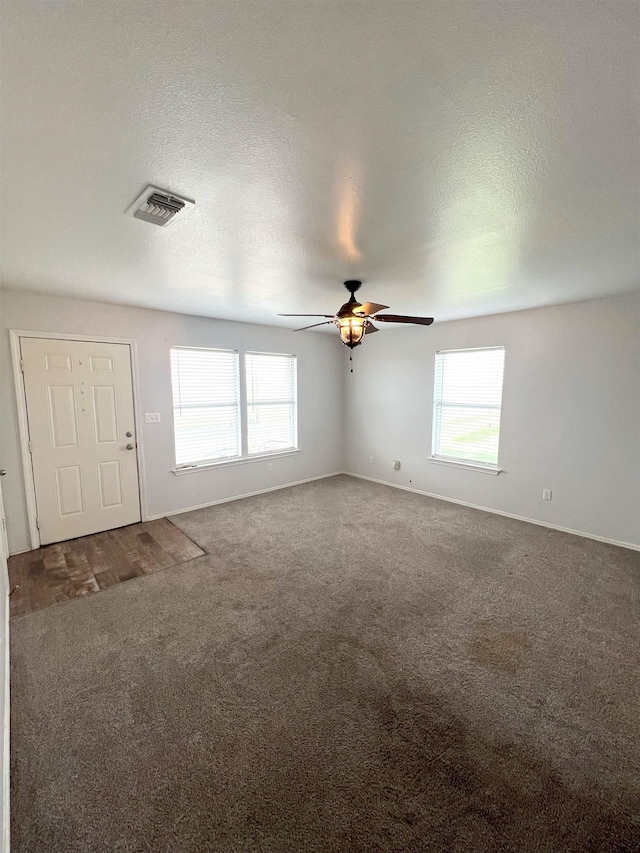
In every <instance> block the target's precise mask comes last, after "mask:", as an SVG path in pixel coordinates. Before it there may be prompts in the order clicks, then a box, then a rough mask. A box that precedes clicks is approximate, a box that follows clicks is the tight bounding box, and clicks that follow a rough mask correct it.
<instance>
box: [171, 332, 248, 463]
mask: <svg viewBox="0 0 640 853" xmlns="http://www.w3.org/2000/svg"><path fill="white" fill-rule="evenodd" d="M171 381H172V384H173V423H174V427H175V439H176V465H177V466H178V467H179V466H181V465H183V466H188V465H196V464H198V463H199V462H215V461H219V460H222V459H233V458H235V457H238V456H240V454H241V439H240V382H239V366H238V353H237V352H233V351H232V350H215V349H186V348H182V347H179V348H178V347H174V348H172V349H171Z"/></svg>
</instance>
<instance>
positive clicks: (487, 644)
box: [469, 619, 531, 675]
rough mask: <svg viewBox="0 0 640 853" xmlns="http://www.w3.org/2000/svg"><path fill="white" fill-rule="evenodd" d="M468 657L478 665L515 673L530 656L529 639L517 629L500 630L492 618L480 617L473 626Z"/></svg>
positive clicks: (511, 673) (522, 667)
mask: <svg viewBox="0 0 640 853" xmlns="http://www.w3.org/2000/svg"><path fill="white" fill-rule="evenodd" d="M469 657H470V659H471V660H472V661H473V662H474V663H477V664H478V666H484V667H486V668H487V669H498V670H500V671H501V672H507V673H509V674H510V675H515V674H516V672H519V671H520V670H521V669H524V668H525V667H526V666H527V664H528V662H529V659H530V657H531V640H530V639H529V637H528V636H527V635H526V634H523V633H520V632H517V631H502V630H501V629H500V628H499V627H498V625H497V624H496V623H495V622H494V620H493V619H481V620H480V621H479V622H476V624H475V625H474V626H473V634H472V636H471V640H470V642H469Z"/></svg>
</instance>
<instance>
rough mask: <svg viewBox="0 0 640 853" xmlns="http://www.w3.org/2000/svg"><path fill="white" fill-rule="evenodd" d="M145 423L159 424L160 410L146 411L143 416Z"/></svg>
mask: <svg viewBox="0 0 640 853" xmlns="http://www.w3.org/2000/svg"><path fill="white" fill-rule="evenodd" d="M144 422H145V424H159V423H160V412H147V413H146V414H145V416H144Z"/></svg>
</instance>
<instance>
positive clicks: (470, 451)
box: [431, 347, 504, 468]
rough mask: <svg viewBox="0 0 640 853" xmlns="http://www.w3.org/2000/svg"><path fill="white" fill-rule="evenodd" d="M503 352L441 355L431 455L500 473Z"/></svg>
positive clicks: (435, 382)
mask: <svg viewBox="0 0 640 853" xmlns="http://www.w3.org/2000/svg"><path fill="white" fill-rule="evenodd" d="M503 370H504V347H491V348H490V349H467V350H448V351H446V352H437V353H436V369H435V381H434V394H433V437H432V450H431V452H432V455H433V457H435V458H438V459H445V460H451V461H454V462H455V461H457V462H470V463H475V464H479V465H483V466H487V467H491V468H497V467H498V440H499V437H500V407H501V402H502V376H503Z"/></svg>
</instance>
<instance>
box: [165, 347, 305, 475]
mask: <svg viewBox="0 0 640 853" xmlns="http://www.w3.org/2000/svg"><path fill="white" fill-rule="evenodd" d="M173 350H195V351H201V352H224V353H234V354H235V355H236V357H237V362H236V363H237V369H238V386H237V387H238V413H239V439H240V441H239V448H240V454H239V455H238V456H230V457H225V458H222V459H204V460H198V461H194V462H187V463H178V462H177V459H176V423H175V414H174V406H173V371H172V369H171V353H172V351H173ZM248 354H251V355H269V356H285V357H287V358H292V359H293V360H294V386H293V391H294V401H293V405H294V411H295V420H294V434H295V442H296V444H295V447H291V448H286V449H282V450H281V449H276V450H269V451H262V452H260V453H251V454H250V453H249V452H248V450H249V431H248V410H249V405H248V397H247V382H246V379H247V373H246V356H247V355H248ZM169 377H170V382H171V419H172V429H173V460H174V467H173V468H172V469H171V470H172V472H173V474H175V475H176V476H181V475H182V474H192V473H195V472H196V471H207V470H210V469H211V468H224V467H230V466H234V465H244V464H246V463H248V462H255V461H258V460H260V459H273V458H276V457H279V456H290V455H292V454H294V453H299V452H300V446H299V439H298V357H297V355H295V353H286V352H258V351H256V350H238V349H231V348H226V347H202V346H200V347H193V346H183V345H181V344H173V345H171V346H170V347H169Z"/></svg>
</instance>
